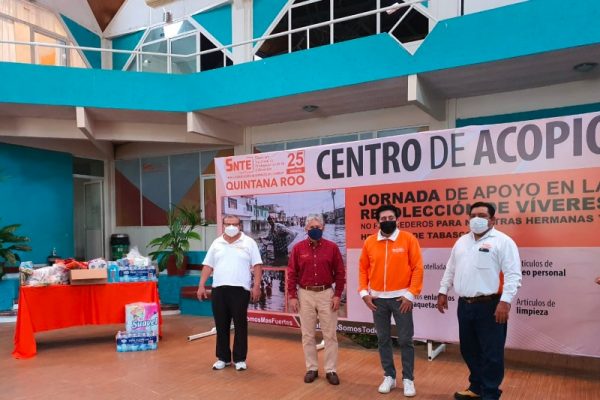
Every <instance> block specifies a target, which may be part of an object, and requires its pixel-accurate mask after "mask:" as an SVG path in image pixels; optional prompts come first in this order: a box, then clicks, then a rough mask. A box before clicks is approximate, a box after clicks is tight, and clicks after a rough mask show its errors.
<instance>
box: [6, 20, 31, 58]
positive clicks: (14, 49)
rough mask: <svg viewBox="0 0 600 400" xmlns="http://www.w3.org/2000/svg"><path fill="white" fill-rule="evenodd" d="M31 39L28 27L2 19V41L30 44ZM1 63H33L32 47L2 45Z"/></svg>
mask: <svg viewBox="0 0 600 400" xmlns="http://www.w3.org/2000/svg"><path fill="white" fill-rule="evenodd" d="M30 39H31V32H30V30H29V27H28V26H27V25H25V24H21V23H19V22H13V21H11V20H8V19H4V18H0V40H6V41H11V42H12V41H15V42H29V41H30ZM0 61H8V62H21V63H31V47H30V46H25V45H14V44H8V43H0Z"/></svg>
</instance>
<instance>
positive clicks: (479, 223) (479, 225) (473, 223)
mask: <svg viewBox="0 0 600 400" xmlns="http://www.w3.org/2000/svg"><path fill="white" fill-rule="evenodd" d="M469 227H470V228H471V232H473V233H474V234H476V235H480V234H482V233H483V232H485V231H487V230H488V220H487V219H485V218H481V217H475V218H471V220H470V221H469Z"/></svg>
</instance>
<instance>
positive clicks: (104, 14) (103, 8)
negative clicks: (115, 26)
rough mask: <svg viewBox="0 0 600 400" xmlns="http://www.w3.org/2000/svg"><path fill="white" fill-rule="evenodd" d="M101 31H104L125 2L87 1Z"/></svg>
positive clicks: (115, 0)
mask: <svg viewBox="0 0 600 400" xmlns="http://www.w3.org/2000/svg"><path fill="white" fill-rule="evenodd" d="M87 2H88V4H89V5H90V8H91V9H92V12H93V13H94V16H95V17H96V21H98V25H100V29H102V31H104V30H105V29H106V27H107V26H108V24H109V23H110V21H112V19H113V18H114V16H115V14H116V13H117V11H119V8H121V6H122V5H123V3H125V0H87Z"/></svg>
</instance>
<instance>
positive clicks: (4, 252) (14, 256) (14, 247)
mask: <svg viewBox="0 0 600 400" xmlns="http://www.w3.org/2000/svg"><path fill="white" fill-rule="evenodd" d="M20 226H21V225H20V224H13V225H7V226H5V227H3V228H0V279H2V276H3V275H4V264H5V263H6V264H7V265H11V266H14V265H16V264H17V262H20V261H21V257H20V256H19V254H18V253H15V252H16V251H31V247H29V246H28V245H27V244H25V243H27V242H29V238H28V237H26V236H18V235H17V234H16V233H15V231H16V230H17V229H18V228H19V227H20Z"/></svg>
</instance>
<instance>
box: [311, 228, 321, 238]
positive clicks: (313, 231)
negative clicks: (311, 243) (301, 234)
mask: <svg viewBox="0 0 600 400" xmlns="http://www.w3.org/2000/svg"><path fill="white" fill-rule="evenodd" d="M308 237H309V238H311V239H312V240H319V239H321V237H323V230H322V229H319V228H312V229H309V230H308Z"/></svg>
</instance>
